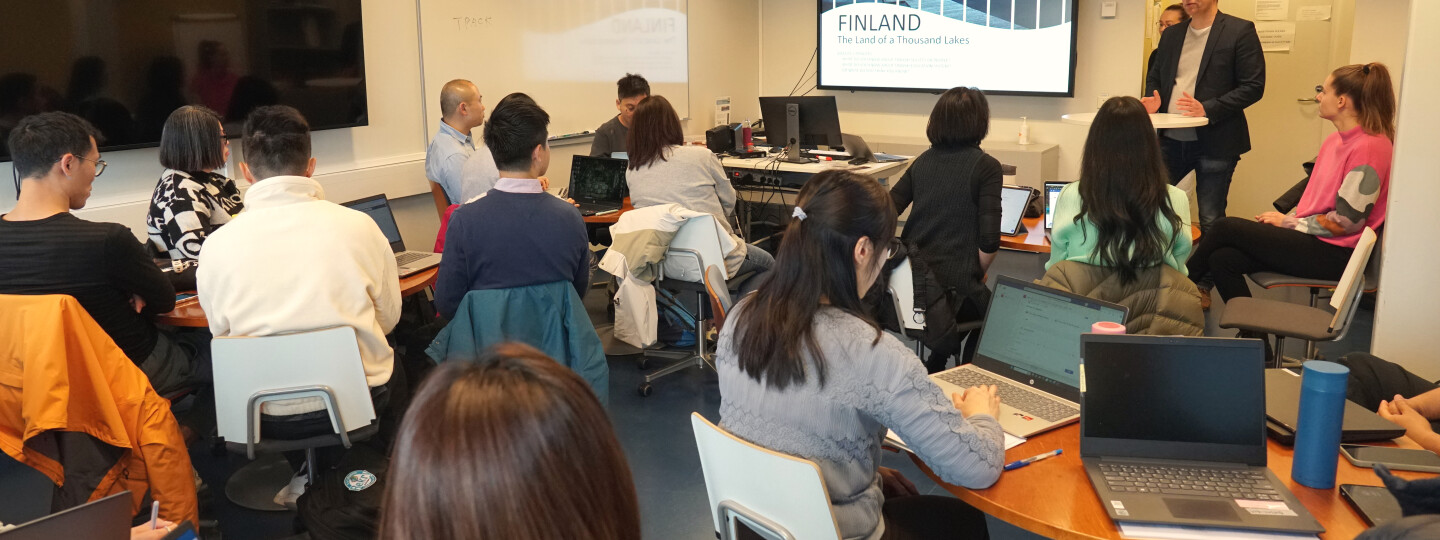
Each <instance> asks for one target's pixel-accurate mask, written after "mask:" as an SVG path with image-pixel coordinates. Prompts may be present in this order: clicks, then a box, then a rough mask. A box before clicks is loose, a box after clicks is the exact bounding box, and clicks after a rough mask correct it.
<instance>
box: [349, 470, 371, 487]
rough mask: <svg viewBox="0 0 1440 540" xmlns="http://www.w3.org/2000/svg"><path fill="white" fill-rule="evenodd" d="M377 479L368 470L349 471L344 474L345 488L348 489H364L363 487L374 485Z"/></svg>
mask: <svg viewBox="0 0 1440 540" xmlns="http://www.w3.org/2000/svg"><path fill="white" fill-rule="evenodd" d="M376 481H377V479H376V478H375V475H374V474H371V473H370V471H365V470H357V471H350V474H347V475H345V489H348V490H350V491H365V488H368V487H370V486H373V485H375V482H376Z"/></svg>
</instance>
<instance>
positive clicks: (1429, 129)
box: [1356, 0, 1440, 380]
mask: <svg viewBox="0 0 1440 540" xmlns="http://www.w3.org/2000/svg"><path fill="white" fill-rule="evenodd" d="M1369 1H1370V0H1366V2H1369ZM1398 20H1405V19H1398ZM1408 20H1409V26H1410V28H1409V38H1408V44H1407V47H1406V51H1407V54H1406V58H1405V74H1404V77H1403V80H1402V82H1401V84H1400V115H1399V116H1400V120H1399V123H1398V133H1397V134H1396V137H1395V160H1394V163H1393V165H1392V167H1391V170H1390V206H1389V208H1388V210H1387V211H1386V217H1385V238H1384V240H1383V241H1384V243H1385V252H1384V255H1383V261H1382V263H1381V264H1382V265H1383V266H1382V267H1381V272H1380V293H1379V301H1378V303H1377V304H1376V307H1375V334H1374V336H1373V338H1372V339H1373V342H1372V348H1371V350H1372V352H1374V354H1375V355H1376V356H1379V357H1381V358H1385V359H1386V360H1390V361H1392V362H1397V363H1399V364H1401V365H1404V366H1405V367H1406V368H1408V369H1409V370H1411V371H1413V372H1415V373H1416V374H1418V375H1420V376H1421V377H1423V378H1425V379H1427V380H1435V379H1440V360H1437V358H1440V355H1437V354H1436V352H1435V343H1436V342H1435V337H1436V335H1437V330H1440V323H1437V322H1436V321H1437V319H1436V318H1435V310H1436V309H1437V307H1440V285H1437V284H1436V281H1435V275H1436V269H1437V268H1440V236H1437V235H1436V233H1435V219H1434V216H1435V210H1434V207H1435V205H1434V201H1436V200H1440V182H1437V181H1436V171H1440V153H1437V152H1436V151H1435V148H1436V143H1435V141H1437V140H1440V103H1437V102H1436V101H1435V99H1434V97H1433V95H1434V89H1435V88H1437V87H1440V33H1436V32H1435V31H1434V28H1436V27H1437V25H1440V2H1433V1H1420V2H1412V3H1411V4H1410V7H1409V16H1408ZM1357 30H1358V29H1357ZM1356 35H1360V33H1359V32H1358V31H1357V32H1356Z"/></svg>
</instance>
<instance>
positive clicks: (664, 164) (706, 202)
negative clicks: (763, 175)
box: [625, 145, 746, 275]
mask: <svg viewBox="0 0 1440 540" xmlns="http://www.w3.org/2000/svg"><path fill="white" fill-rule="evenodd" d="M664 158H665V159H664V161H658V160H657V161H653V162H651V163H650V164H649V165H646V166H645V167H644V168H641V169H639V170H635V169H629V170H627V171H625V183H626V184H627V185H628V186H629V187H630V203H631V204H633V205H635V208H645V207H647V206H658V205H662V204H672V203H673V204H678V205H680V206H683V207H685V208H686V209H687V210H694V211H696V212H705V213H707V214H710V215H713V216H715V220H716V221H719V222H720V225H721V226H723V227H725V232H727V233H730V236H731V237H732V238H734V240H735V243H736V244H738V246H737V247H736V249H735V251H732V252H730V253H728V254H726V256H725V264H726V266H727V267H728V268H729V270H730V272H731V275H734V273H735V272H736V271H738V270H739V269H740V264H742V263H744V262H745V250H746V244H745V241H744V240H743V239H741V238H740V237H739V236H737V235H736V234H735V229H734V228H733V227H731V226H730V219H729V216H733V215H735V186H732V185H730V179H729V178H726V177H725V168H724V167H721V166H720V159H719V158H717V157H715V154H712V153H711V152H710V150H709V149H707V148H705V147H703V146H682V145H675V146H671V147H669V148H667V149H666V150H665V155H664Z"/></svg>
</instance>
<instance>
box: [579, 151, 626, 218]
mask: <svg viewBox="0 0 1440 540" xmlns="http://www.w3.org/2000/svg"><path fill="white" fill-rule="evenodd" d="M629 163H630V162H629V161H628V160H624V159H614V158H605V157H590V156H580V155H577V156H575V157H574V158H572V160H571V161H570V198H571V199H574V200H575V204H576V205H577V206H578V207H579V208H580V215H582V216H603V215H605V214H614V213H615V212H619V211H620V208H621V207H623V206H624V205H625V204H624V201H625V196H626V195H627V194H628V193H627V192H628V191H629V190H628V189H626V185H625V167H626V165H627V164H629Z"/></svg>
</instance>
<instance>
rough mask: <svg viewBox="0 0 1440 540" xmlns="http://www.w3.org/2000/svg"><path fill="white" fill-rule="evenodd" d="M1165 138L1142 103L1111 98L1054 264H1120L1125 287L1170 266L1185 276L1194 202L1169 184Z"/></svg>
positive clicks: (1063, 219) (1058, 210) (1063, 198)
mask: <svg viewBox="0 0 1440 540" xmlns="http://www.w3.org/2000/svg"><path fill="white" fill-rule="evenodd" d="M1168 179H1169V173H1167V172H1166V170H1165V160H1164V159H1163V158H1162V157H1161V154H1160V141H1159V139H1158V138H1156V136H1155V128H1154V126H1153V125H1152V124H1151V123H1150V115H1149V114H1147V113H1146V112H1145V106H1144V105H1141V104H1140V100H1138V99H1135V98H1133V97H1129V96H1121V97H1113V98H1110V99H1109V100H1106V101H1105V104H1104V105H1103V106H1101V107H1100V112H1099V113H1097V114H1096V115H1095V122H1094V123H1092V124H1091V125H1090V135H1089V137H1088V138H1087V139H1086V140H1085V151H1084V154H1083V155H1082V156H1081V160H1080V180H1079V181H1078V182H1074V183H1072V184H1070V185H1068V186H1065V189H1063V190H1061V191H1060V196H1059V198H1057V199H1056V202H1055V218H1054V219H1055V221H1054V223H1055V228H1054V229H1052V230H1051V232H1050V261H1049V262H1047V263H1046V264H1045V269H1046V270H1049V269H1050V267H1051V266H1054V265H1055V263H1058V262H1060V261H1078V262H1083V263H1087V264H1092V265H1096V266H1103V267H1106V268H1111V269H1114V270H1115V271H1116V272H1117V273H1118V274H1119V276H1120V282H1121V283H1122V284H1129V283H1132V282H1134V281H1135V280H1136V279H1137V278H1138V277H1139V275H1140V272H1141V271H1142V270H1144V269H1146V268H1150V267H1153V266H1156V265H1159V264H1166V265H1169V266H1171V267H1172V268H1175V269H1176V270H1179V271H1180V272H1181V273H1184V272H1185V271H1186V270H1185V258H1186V257H1188V256H1189V255H1190V248H1191V240H1190V202H1189V199H1187V198H1186V196H1185V192H1184V191H1181V190H1180V189H1179V188H1176V187H1173V186H1171V185H1170V183H1169V180H1168Z"/></svg>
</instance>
